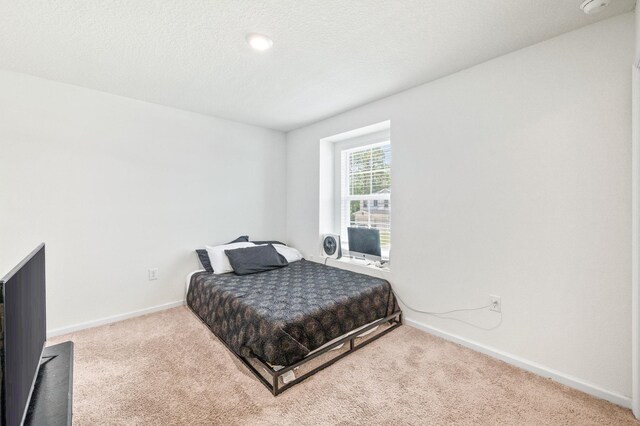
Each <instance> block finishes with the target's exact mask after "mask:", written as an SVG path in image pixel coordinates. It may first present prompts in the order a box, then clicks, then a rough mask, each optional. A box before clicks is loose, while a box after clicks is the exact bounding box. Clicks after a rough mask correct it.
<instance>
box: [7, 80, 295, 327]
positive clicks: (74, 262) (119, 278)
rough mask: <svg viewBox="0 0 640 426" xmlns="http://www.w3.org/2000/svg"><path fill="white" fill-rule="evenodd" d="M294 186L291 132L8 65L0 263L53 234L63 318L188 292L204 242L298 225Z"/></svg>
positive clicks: (52, 267) (51, 262)
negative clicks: (288, 190) (293, 215)
mask: <svg viewBox="0 0 640 426" xmlns="http://www.w3.org/2000/svg"><path fill="white" fill-rule="evenodd" d="M285 195H286V194H285V142H284V135H283V134H282V133H280V132H275V131H271V130H266V129H262V128H258V127H253V126H248V125H244V124H239V123H236V122H231V121H226V120H221V119H216V118H212V117H207V116H203V115H198V114H194V113H190V112H185V111H180V110H176V109H172V108H167V107H163V106H159V105H154V104H149V103H145V102H140V101H135V100H131V99H127V98H123V97H119V96H113V95H109V94H105V93H102V92H97V91H92V90H87V89H83V88H80V87H75V86H69V85H65V84H61V83H55V82H51V81H46V80H41V79H37V78H33V77H29V76H26V75H20V74H14V73H8V72H0V241H1V243H0V275H3V274H4V273H6V272H8V271H9V269H10V268H11V267H12V266H14V264H16V263H17V262H18V261H19V260H20V259H21V258H22V257H23V256H25V255H26V254H28V253H29V252H30V250H31V249H33V248H34V247H35V246H36V244H38V243H39V242H41V241H44V242H46V244H47V279H48V281H47V309H48V315H47V320H48V324H47V325H48V328H49V329H50V330H52V329H58V328H61V327H68V326H72V325H75V324H78V323H82V322H86V321H93V320H96V319H100V318H104V317H109V316H113V315H119V314H123V313H127V312H131V311H137V310H141V309H145V308H149V307H153V306H157V305H162V304H165V303H170V302H174V301H179V300H181V299H182V298H183V292H184V280H185V276H186V274H187V273H188V272H190V271H192V270H194V269H196V268H197V267H198V263H197V258H196V256H195V253H194V249H195V248H199V247H203V246H204V244H207V243H208V244H211V243H218V242H226V241H228V240H229V239H232V238H235V237H237V236H238V235H240V234H249V235H250V236H251V237H255V238H265V239H267V238H268V239H271V238H277V239H283V238H284V237H285ZM151 267H157V268H159V277H160V278H159V279H158V280H157V281H148V280H147V269H148V268H151Z"/></svg>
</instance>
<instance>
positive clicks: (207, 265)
mask: <svg viewBox="0 0 640 426" xmlns="http://www.w3.org/2000/svg"><path fill="white" fill-rule="evenodd" d="M196 253H197V254H198V259H199V260H200V264H201V265H202V267H203V268H204V270H205V271H207V272H209V273H211V272H213V266H211V260H210V259H209V253H207V250H205V249H197V250H196Z"/></svg>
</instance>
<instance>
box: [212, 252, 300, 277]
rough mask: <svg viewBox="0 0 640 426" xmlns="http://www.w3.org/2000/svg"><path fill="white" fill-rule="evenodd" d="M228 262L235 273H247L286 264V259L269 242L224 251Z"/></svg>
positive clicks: (268, 269)
mask: <svg viewBox="0 0 640 426" xmlns="http://www.w3.org/2000/svg"><path fill="white" fill-rule="evenodd" d="M224 252H225V254H226V255H227V257H228V258H229V263H230V264H231V267H232V268H233V271H234V272H235V273H236V274H237V275H249V274H255V273H257V272H265V271H271V270H272V269H278V268H282V267H284V266H287V265H288V264H289V262H287V259H286V258H285V257H284V256H283V255H281V254H280V253H278V251H277V250H276V249H275V247H273V246H272V245H271V244H269V245H266V246H256V247H246V248H239V249H235V250H225V251H224Z"/></svg>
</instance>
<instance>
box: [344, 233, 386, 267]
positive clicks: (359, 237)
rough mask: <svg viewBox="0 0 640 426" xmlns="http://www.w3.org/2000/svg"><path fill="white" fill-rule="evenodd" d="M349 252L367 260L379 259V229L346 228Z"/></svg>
mask: <svg viewBox="0 0 640 426" xmlns="http://www.w3.org/2000/svg"><path fill="white" fill-rule="evenodd" d="M347 236H348V237H349V254H350V255H351V256H354V257H363V258H365V259H369V260H380V259H381V254H380V231H379V230H378V229H374V228H355V227H348V228H347Z"/></svg>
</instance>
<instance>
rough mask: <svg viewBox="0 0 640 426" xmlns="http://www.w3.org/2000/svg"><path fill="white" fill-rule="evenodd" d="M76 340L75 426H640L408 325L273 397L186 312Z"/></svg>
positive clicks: (626, 414) (626, 415)
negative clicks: (321, 425)
mask: <svg viewBox="0 0 640 426" xmlns="http://www.w3.org/2000/svg"><path fill="white" fill-rule="evenodd" d="M64 340H73V341H74V342H75V370H74V424H76V425H98V424H109V425H137V424H152V425H160V424H162V425H183V424H184V425H186V424H189V425H194V424H195V425H197V424H224V425H268V424H273V425H294V424H295V425H317V424H323V425H324V424H343V425H348V424H380V425H393V424H402V425H405V424H406V425H425V424H429V425H441V424H446V425H452V424H465V425H477V424H500V425H522V424H527V425H548V424H554V425H557V424H560V425H566V424H576V425H592V424H593V425H595V424H598V425H603V424H611V425H614V424H615V425H625V424H629V425H631V424H633V425H638V424H640V423H636V422H635V420H634V419H633V416H632V415H631V412H630V411H629V410H626V409H623V408H620V407H618V406H616V405H613V404H610V403H608V402H605V401H602V400H598V399H595V398H592V397H590V396H587V395H586V394H583V393H581V392H578V391H575V390H572V389H570V388H567V387H565V386H562V385H559V384H557V383H554V382H552V381H551V380H548V379H543V378H541V377H538V376H535V375H533V374H530V373H527V372H525V371H522V370H520V369H517V368H514V367H511V366H509V365H507V364H505V363H503V362H500V361H497V360H495V359H492V358H490V357H487V356H484V355H482V354H479V353H476V352H473V351H471V350H469V349H466V348H463V347H461V346H458V345H455V344H453V343H450V342H447V341H444V340H442V339H439V338H436V337H433V336H431V335H429V334H426V333H423V332H421V331H419V330H416V329H414V328H411V327H408V326H403V327H400V328H399V329H397V330H395V331H393V332H391V333H390V334H388V335H386V336H383V337H382V338H380V339H379V340H377V341H376V342H374V343H372V344H371V345H369V346H367V347H365V348H362V349H361V350H359V351H358V352H356V353H354V354H352V355H350V356H348V357H346V358H345V359H343V360H341V361H339V362H337V363H336V364H334V365H333V366H331V367H329V368H327V369H326V370H323V371H321V372H319V373H318V374H316V375H315V376H313V377H311V378H310V379H308V380H307V381H305V382H303V383H301V384H299V385H297V386H296V387H294V388H292V389H290V390H288V391H286V392H284V393H283V394H281V395H280V396H278V397H276V398H274V397H273V396H271V394H270V393H269V392H268V391H267V389H266V388H264V387H263V386H262V384H260V383H258V381H257V380H256V379H255V378H254V377H253V376H251V375H250V373H249V372H247V370H246V369H245V368H244V367H243V366H242V365H241V364H239V363H238V361H237V360H236V359H235V358H234V357H233V356H232V355H231V354H230V353H229V352H228V351H227V349H226V348H225V347H224V346H223V345H222V344H221V343H220V342H219V341H218V340H217V339H216V338H215V337H214V336H213V335H211V333H210V332H209V331H208V329H207V328H206V327H205V326H204V325H202V323H201V322H200V321H199V320H198V319H197V318H196V317H195V316H194V315H193V314H192V313H191V312H190V311H189V310H188V309H187V308H185V307H180V308H175V309H171V310H168V311H164V312H160V313H156V314H151V315H147V316H144V317H139V318H135V319H131V320H127V321H123V322H120V323H116V324H112V325H108V326H103V327H99V328H94V329H90V330H85V331H81V332H78V333H73V334H69V335H67V336H62V337H58V338H56V339H52V341H51V342H50V343H56V342H60V341H64Z"/></svg>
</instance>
